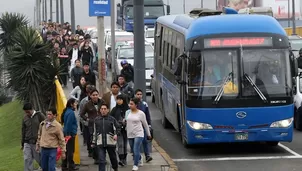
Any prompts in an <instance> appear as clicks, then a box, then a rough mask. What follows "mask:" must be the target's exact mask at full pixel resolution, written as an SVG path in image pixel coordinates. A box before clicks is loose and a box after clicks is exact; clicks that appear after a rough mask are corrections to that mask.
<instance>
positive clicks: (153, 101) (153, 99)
mask: <svg viewBox="0 0 302 171" xmlns="http://www.w3.org/2000/svg"><path fill="white" fill-rule="evenodd" d="M152 103H155V97H154V95H153V93H152Z"/></svg>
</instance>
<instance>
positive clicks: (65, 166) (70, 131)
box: [62, 98, 79, 171]
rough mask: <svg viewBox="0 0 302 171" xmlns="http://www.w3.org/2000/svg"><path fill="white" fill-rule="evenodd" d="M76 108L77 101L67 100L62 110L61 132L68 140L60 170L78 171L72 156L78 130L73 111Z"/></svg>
mask: <svg viewBox="0 0 302 171" xmlns="http://www.w3.org/2000/svg"><path fill="white" fill-rule="evenodd" d="M76 108H77V101H76V99H73V98H71V99H69V100H68V101H67V104H66V108H65V109H64V111H63V113H62V117H63V120H62V121H63V123H64V127H63V132H64V136H65V137H66V136H70V139H69V140H68V142H67V144H66V158H65V160H63V162H62V170H63V171H64V170H68V171H71V170H79V168H77V167H76V166H75V164H74V161H73V154H74V148H75V137H76V135H77V130H78V122H77V118H76V116H75V113H74V111H75V110H76Z"/></svg>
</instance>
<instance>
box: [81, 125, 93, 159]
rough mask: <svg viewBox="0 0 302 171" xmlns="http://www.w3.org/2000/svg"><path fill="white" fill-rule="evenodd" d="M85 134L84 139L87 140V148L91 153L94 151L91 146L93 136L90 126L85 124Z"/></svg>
mask: <svg viewBox="0 0 302 171" xmlns="http://www.w3.org/2000/svg"><path fill="white" fill-rule="evenodd" d="M83 136H84V141H86V145H87V150H88V152H89V153H92V148H91V143H92V136H91V134H90V131H89V127H88V126H84V129H83Z"/></svg>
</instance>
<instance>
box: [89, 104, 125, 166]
mask: <svg viewBox="0 0 302 171" xmlns="http://www.w3.org/2000/svg"><path fill="white" fill-rule="evenodd" d="M100 113H101V115H99V116H97V117H96V118H95V120H94V133H93V141H92V142H93V145H94V146H97V147H98V152H99V153H98V154H99V155H98V157H99V161H100V163H99V171H106V151H107V152H108V154H109V158H110V162H111V165H112V168H113V170H114V171H118V161H117V155H116V151H115V150H116V143H117V134H118V133H119V132H120V131H119V130H117V128H119V125H118V123H117V121H116V120H115V119H114V118H113V117H112V116H109V115H108V113H109V107H108V105H107V104H102V105H101V107H100Z"/></svg>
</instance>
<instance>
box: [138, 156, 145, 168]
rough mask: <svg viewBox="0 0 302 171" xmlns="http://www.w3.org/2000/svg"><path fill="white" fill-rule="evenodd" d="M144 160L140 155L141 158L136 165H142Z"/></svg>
mask: <svg viewBox="0 0 302 171" xmlns="http://www.w3.org/2000/svg"><path fill="white" fill-rule="evenodd" d="M143 165H144V162H143V156H141V159H140V160H139V161H138V166H143Z"/></svg>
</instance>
